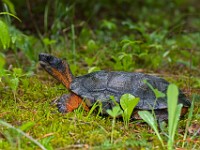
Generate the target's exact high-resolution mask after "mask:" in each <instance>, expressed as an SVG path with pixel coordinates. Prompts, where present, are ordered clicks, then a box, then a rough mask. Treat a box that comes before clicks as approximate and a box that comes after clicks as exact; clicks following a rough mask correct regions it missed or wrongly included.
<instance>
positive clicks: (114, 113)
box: [106, 106, 122, 118]
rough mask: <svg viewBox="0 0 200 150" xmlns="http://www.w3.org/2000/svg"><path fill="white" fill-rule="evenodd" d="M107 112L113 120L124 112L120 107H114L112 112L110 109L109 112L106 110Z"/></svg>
mask: <svg viewBox="0 0 200 150" xmlns="http://www.w3.org/2000/svg"><path fill="white" fill-rule="evenodd" d="M106 112H107V113H108V114H109V115H110V116H112V117H113V118H115V117H117V116H119V115H121V114H122V110H121V108H120V107H119V106H114V107H113V108H112V110H111V109H108V110H106Z"/></svg>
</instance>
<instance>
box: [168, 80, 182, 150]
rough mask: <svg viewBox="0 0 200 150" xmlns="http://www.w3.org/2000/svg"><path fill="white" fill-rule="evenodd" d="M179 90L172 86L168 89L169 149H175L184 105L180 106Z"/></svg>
mask: <svg viewBox="0 0 200 150" xmlns="http://www.w3.org/2000/svg"><path fill="white" fill-rule="evenodd" d="M178 94H179V92H178V88H177V86H176V85H174V84H170V85H169V87H168V89H167V106H168V123H169V125H168V135H169V139H168V149H173V145H174V137H175V133H176V130H177V126H178V122H179V118H180V114H181V109H182V106H183V105H182V104H178V105H177V103H178Z"/></svg>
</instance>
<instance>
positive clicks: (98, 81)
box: [39, 53, 191, 120]
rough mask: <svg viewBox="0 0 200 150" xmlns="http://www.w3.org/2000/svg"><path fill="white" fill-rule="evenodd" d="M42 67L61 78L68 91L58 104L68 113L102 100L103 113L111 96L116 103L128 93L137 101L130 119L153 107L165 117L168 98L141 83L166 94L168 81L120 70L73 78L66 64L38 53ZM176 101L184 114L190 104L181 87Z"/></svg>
mask: <svg viewBox="0 0 200 150" xmlns="http://www.w3.org/2000/svg"><path fill="white" fill-rule="evenodd" d="M39 61H40V64H41V66H42V67H43V68H44V69H45V70H46V71H47V72H48V73H49V74H50V75H52V76H53V77H55V78H56V79H57V80H58V81H60V82H61V83H62V84H63V85H64V86H65V87H66V88H67V89H68V90H69V91H70V94H68V95H66V94H64V95H62V96H61V98H60V100H59V102H58V103H57V106H58V110H59V111H60V112H62V113H65V112H71V111H73V110H74V109H76V108H78V107H79V105H82V106H83V107H84V109H85V110H87V111H88V110H89V108H90V107H91V106H92V105H93V104H94V103H95V102H96V101H97V100H100V101H101V102H102V108H103V112H106V110H107V109H111V108H112V107H113V106H114V103H113V101H112V100H111V99H110V96H114V98H115V100H116V101H117V102H118V103H119V101H120V97H121V96H122V95H123V94H125V93H130V94H132V95H134V96H135V97H139V98H140V101H139V103H138V105H137V106H136V107H135V109H134V112H133V115H132V116H133V118H136V119H140V118H139V116H138V113H137V111H138V110H149V111H151V110H152V108H153V109H154V112H155V114H156V116H157V119H159V120H166V119H167V115H168V113H167V98H166V97H164V98H158V99H157V100H156V101H155V99H156V97H155V94H154V93H153V91H152V90H151V89H150V87H149V86H148V85H147V84H146V83H144V80H146V81H147V82H148V83H150V84H151V85H152V86H153V88H156V89H158V90H159V91H161V92H163V93H165V94H166V91H167V87H168V85H169V83H168V82H167V81H166V80H164V79H161V78H159V77H155V76H151V75H147V74H142V73H130V72H122V71H118V72H117V71H111V72H108V71H98V72H93V73H90V74H86V75H83V76H79V77H74V76H73V75H72V73H71V71H70V68H69V65H68V64H67V63H66V62H65V61H63V60H61V59H59V58H56V57H54V56H52V55H49V54H44V53H41V54H40V55H39ZM178 103H182V104H183V108H182V112H181V116H183V115H184V114H185V113H186V112H187V110H188V108H189V107H190V105H191V103H190V101H189V100H188V99H187V98H186V96H185V95H184V94H183V92H182V91H181V90H179V96H178Z"/></svg>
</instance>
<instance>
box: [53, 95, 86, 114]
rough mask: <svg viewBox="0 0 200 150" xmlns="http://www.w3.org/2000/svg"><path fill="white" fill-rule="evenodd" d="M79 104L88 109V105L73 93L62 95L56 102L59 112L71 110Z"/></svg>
mask: <svg viewBox="0 0 200 150" xmlns="http://www.w3.org/2000/svg"><path fill="white" fill-rule="evenodd" d="M80 105H82V106H83V108H84V109H85V110H86V111H89V108H88V106H87V105H86V104H85V102H84V101H83V100H82V98H81V97H79V96H78V95H76V94H74V93H70V94H68V95H67V94H64V95H62V96H61V97H60V99H59V100H58V102H57V107H58V111H59V112H61V113H68V112H72V111H73V110H74V109H77V108H78V107H79V106H80Z"/></svg>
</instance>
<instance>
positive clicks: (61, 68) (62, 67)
mask: <svg viewBox="0 0 200 150" xmlns="http://www.w3.org/2000/svg"><path fill="white" fill-rule="evenodd" d="M39 62H40V65H41V66H42V68H44V69H45V70H46V71H47V72H48V73H49V74H50V75H52V76H53V77H54V78H56V79H57V80H58V81H60V82H62V83H63V84H64V85H65V86H66V87H67V88H68V89H69V87H70V83H71V82H72V79H73V75H72V73H71V71H70V68H69V65H68V64H67V63H66V62H65V61H64V60H62V59H59V58H56V57H54V56H52V55H50V54H45V53H40V54H39Z"/></svg>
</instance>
